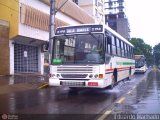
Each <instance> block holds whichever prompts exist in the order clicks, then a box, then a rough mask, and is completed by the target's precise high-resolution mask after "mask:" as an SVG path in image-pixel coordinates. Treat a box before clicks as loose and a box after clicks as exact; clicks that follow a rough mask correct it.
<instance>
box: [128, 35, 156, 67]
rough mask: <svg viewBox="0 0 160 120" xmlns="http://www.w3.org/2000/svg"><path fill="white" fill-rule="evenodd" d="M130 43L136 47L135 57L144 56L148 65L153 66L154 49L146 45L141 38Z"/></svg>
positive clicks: (133, 39)
mask: <svg viewBox="0 0 160 120" xmlns="http://www.w3.org/2000/svg"><path fill="white" fill-rule="evenodd" d="M130 42H131V43H132V44H133V45H134V54H135V55H144V56H145V57H146V61H147V65H148V66H149V65H153V61H154V59H153V54H152V47H151V46H150V45H148V44H146V43H145V42H144V41H143V39H141V38H132V39H131V40H130Z"/></svg>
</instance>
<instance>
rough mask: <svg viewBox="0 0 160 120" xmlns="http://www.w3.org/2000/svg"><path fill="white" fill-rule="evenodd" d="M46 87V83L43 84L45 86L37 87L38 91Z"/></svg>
mask: <svg viewBox="0 0 160 120" xmlns="http://www.w3.org/2000/svg"><path fill="white" fill-rule="evenodd" d="M47 86H48V83H45V84H43V85H41V86H39V87H38V89H42V88H44V87H47Z"/></svg>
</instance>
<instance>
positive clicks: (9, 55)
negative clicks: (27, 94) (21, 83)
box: [0, 0, 95, 75]
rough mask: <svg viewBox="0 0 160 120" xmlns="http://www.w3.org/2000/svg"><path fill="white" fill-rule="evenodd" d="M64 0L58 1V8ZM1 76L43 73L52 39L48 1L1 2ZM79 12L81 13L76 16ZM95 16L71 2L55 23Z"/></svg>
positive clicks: (87, 20)
mask: <svg viewBox="0 0 160 120" xmlns="http://www.w3.org/2000/svg"><path fill="white" fill-rule="evenodd" d="M64 2H65V0H56V8H59V7H60V6H61V5H62V4H63V3H64ZM0 11H4V12H2V14H0V47H1V50H0V64H1V65H2V67H0V75H13V74H15V73H39V74H43V73H44V59H45V54H46V53H45V51H43V49H42V46H43V45H44V44H45V43H46V42H48V41H49V13H50V1H49V0H1V1H0ZM77 14H79V16H77ZM94 22H95V20H94V18H93V17H92V16H91V15H89V14H87V13H86V12H85V11H84V10H83V9H81V8H80V7H79V6H78V5H76V4H75V3H74V2H72V1H70V0H69V1H67V3H66V4H65V5H64V6H63V7H62V8H61V9H60V11H58V12H57V14H56V20H55V26H56V27H59V26H66V25H77V24H89V23H94Z"/></svg>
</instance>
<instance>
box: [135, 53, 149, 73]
mask: <svg viewBox="0 0 160 120" xmlns="http://www.w3.org/2000/svg"><path fill="white" fill-rule="evenodd" d="M134 58H135V73H145V72H146V70H147V64H146V57H145V56H144V55H134Z"/></svg>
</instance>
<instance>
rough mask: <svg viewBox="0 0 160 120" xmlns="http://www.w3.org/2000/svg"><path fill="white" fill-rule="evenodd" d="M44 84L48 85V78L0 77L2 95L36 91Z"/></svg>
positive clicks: (29, 76)
mask: <svg viewBox="0 0 160 120" xmlns="http://www.w3.org/2000/svg"><path fill="white" fill-rule="evenodd" d="M44 83H48V77H47V76H43V75H37V74H16V75H13V76H0V94H7V93H10V92H17V91H24V90H29V89H36V88H38V87H39V86H41V85H43V84H44Z"/></svg>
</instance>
